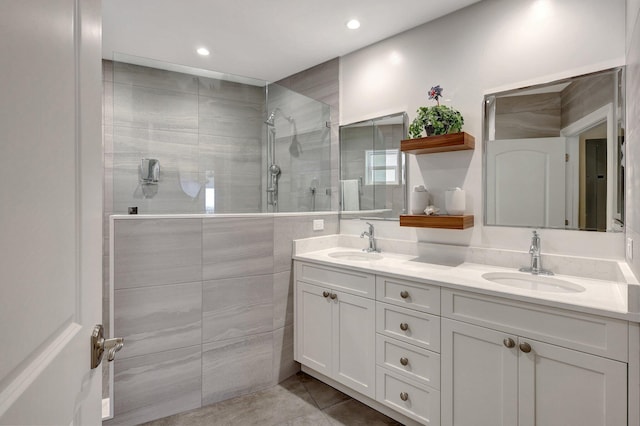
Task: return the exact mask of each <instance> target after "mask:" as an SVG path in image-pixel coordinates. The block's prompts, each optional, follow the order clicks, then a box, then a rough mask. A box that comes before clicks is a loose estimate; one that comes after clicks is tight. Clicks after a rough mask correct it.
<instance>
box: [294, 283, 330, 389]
mask: <svg viewBox="0 0 640 426" xmlns="http://www.w3.org/2000/svg"><path fill="white" fill-rule="evenodd" d="M329 294H330V292H329V291H328V290H327V289H324V288H321V287H318V286H315V285H312V284H307V283H304V282H301V281H298V282H297V283H296V309H297V310H296V349H297V351H296V353H297V357H296V361H298V362H299V363H301V364H304V365H306V366H308V367H311V368H313V369H314V370H316V371H318V372H320V373H322V374H325V375H327V376H331V351H332V337H331V333H332V330H331V322H332V317H333V314H332V307H331V299H330V298H329Z"/></svg>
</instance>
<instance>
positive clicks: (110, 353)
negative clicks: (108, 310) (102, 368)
mask: <svg viewBox="0 0 640 426" xmlns="http://www.w3.org/2000/svg"><path fill="white" fill-rule="evenodd" d="M123 346H124V339H123V338H122V337H115V338H113V339H105V338H104V327H102V324H97V325H96V326H95V327H93V333H91V368H96V367H98V366H99V365H100V363H101V362H102V356H103V355H104V353H105V351H106V352H107V361H109V362H111V361H113V360H114V359H115V357H116V352H118V351H119V350H120V349H122V347H123Z"/></svg>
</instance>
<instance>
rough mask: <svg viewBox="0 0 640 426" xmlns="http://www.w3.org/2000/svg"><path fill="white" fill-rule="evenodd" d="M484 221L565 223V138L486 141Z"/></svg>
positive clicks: (489, 222) (531, 223)
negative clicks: (485, 207) (485, 218)
mask: <svg viewBox="0 0 640 426" xmlns="http://www.w3.org/2000/svg"><path fill="white" fill-rule="evenodd" d="M486 149H487V157H486V158H487V198H486V202H487V224H490V225H505V226H543V227H554V228H564V226H565V222H564V221H565V153H566V147H565V138H561V137H558V138H531V139H505V140H490V141H488V142H487V148H486Z"/></svg>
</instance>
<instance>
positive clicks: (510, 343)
mask: <svg viewBox="0 0 640 426" xmlns="http://www.w3.org/2000/svg"><path fill="white" fill-rule="evenodd" d="M502 343H504V345H505V346H506V347H508V348H513V347H515V346H516V342H515V340H513V339H512V338H511V337H509V338H507V339H504V340H503V341H502Z"/></svg>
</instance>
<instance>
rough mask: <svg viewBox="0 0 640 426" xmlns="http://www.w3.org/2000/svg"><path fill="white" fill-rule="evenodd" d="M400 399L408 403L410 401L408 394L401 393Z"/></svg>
mask: <svg viewBox="0 0 640 426" xmlns="http://www.w3.org/2000/svg"><path fill="white" fill-rule="evenodd" d="M400 399H401V400H403V401H406V400H407V399H409V394H408V393H406V392H400Z"/></svg>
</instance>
